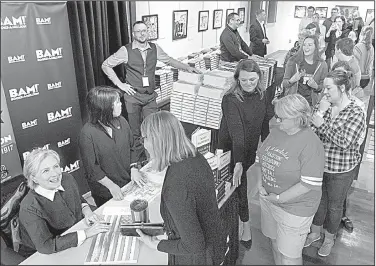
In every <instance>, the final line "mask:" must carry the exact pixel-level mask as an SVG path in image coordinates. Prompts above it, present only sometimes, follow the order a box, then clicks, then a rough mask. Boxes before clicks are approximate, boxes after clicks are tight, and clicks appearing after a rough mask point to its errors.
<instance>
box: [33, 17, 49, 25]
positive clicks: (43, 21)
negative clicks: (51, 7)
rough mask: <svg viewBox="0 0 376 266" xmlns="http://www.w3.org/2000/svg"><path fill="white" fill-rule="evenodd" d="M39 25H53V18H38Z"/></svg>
mask: <svg viewBox="0 0 376 266" xmlns="http://www.w3.org/2000/svg"><path fill="white" fill-rule="evenodd" d="M35 20H36V22H37V25H49V24H51V18H36V19H35Z"/></svg>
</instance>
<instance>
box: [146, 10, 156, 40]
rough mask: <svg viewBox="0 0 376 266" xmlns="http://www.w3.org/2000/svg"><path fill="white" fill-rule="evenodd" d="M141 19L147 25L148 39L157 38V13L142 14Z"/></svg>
mask: <svg viewBox="0 0 376 266" xmlns="http://www.w3.org/2000/svg"><path fill="white" fill-rule="evenodd" d="M142 21H143V22H145V24H146V26H147V27H148V33H149V39H148V40H149V41H153V40H158V38H159V31H158V27H159V26H158V15H147V16H142Z"/></svg>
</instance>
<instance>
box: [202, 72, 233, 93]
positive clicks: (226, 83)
mask: <svg viewBox="0 0 376 266" xmlns="http://www.w3.org/2000/svg"><path fill="white" fill-rule="evenodd" d="M233 81H234V73H233V72H231V71H223V70H219V69H215V70H213V71H209V72H207V73H205V74H204V79H203V84H204V85H207V86H210V87H215V88H219V89H222V90H224V89H226V88H229V87H230V86H231V84H232V82H233Z"/></svg>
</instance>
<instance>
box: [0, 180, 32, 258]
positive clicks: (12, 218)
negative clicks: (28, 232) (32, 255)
mask: <svg viewBox="0 0 376 266" xmlns="http://www.w3.org/2000/svg"><path fill="white" fill-rule="evenodd" d="M28 190H29V188H28V187H27V185H26V182H21V184H20V185H19V186H18V187H17V189H16V190H15V192H14V194H13V195H12V197H11V198H10V199H9V200H8V201H7V202H6V203H5V204H4V206H2V208H1V218H0V229H1V230H0V233H1V234H0V236H1V265H16V264H19V263H21V262H22V261H23V260H25V257H23V256H21V255H20V254H19V253H18V250H19V247H20V244H21V239H20V236H19V220H18V213H19V210H20V203H21V201H22V199H23V198H24V197H25V196H26V194H27V192H28Z"/></svg>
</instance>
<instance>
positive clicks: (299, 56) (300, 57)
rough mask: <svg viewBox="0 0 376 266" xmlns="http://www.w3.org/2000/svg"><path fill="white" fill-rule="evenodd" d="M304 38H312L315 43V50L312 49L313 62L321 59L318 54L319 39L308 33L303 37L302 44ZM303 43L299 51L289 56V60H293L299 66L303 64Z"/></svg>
mask: <svg viewBox="0 0 376 266" xmlns="http://www.w3.org/2000/svg"><path fill="white" fill-rule="evenodd" d="M306 39H312V40H313V42H314V44H315V51H314V54H313V62H314V63H316V62H319V61H323V60H322V59H321V57H320V54H319V40H318V38H317V37H316V36H315V35H309V36H307V37H305V38H304V41H303V44H304V42H305V40H306ZM303 44H302V45H301V46H300V48H299V51H298V52H297V53H296V54H294V55H293V56H292V57H291V58H290V60H293V61H294V62H295V63H296V64H297V65H298V66H299V67H301V66H302V65H303V62H304V52H303Z"/></svg>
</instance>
